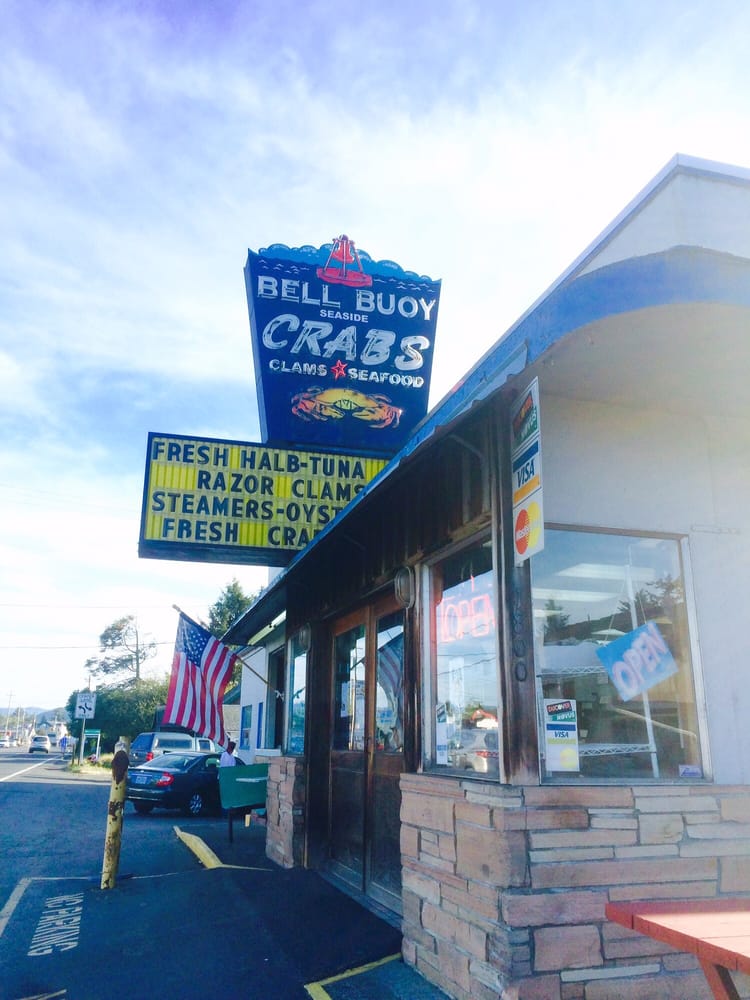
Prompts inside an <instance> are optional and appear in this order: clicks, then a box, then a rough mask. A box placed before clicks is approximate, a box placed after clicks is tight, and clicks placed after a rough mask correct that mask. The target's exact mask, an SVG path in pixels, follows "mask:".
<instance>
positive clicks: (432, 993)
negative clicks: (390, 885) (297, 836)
mask: <svg viewBox="0 0 750 1000" xmlns="http://www.w3.org/2000/svg"><path fill="white" fill-rule="evenodd" d="M175 833H176V834H177V836H178V837H179V838H180V839H181V840H182V842H183V843H184V844H185V846H186V847H187V848H188V849H189V850H191V851H192V852H193V853H194V854H195V856H196V857H197V858H198V859H199V860H200V862H201V864H202V865H204V867H206V868H215V867H218V868H221V869H224V870H225V871H226V870H227V868H229V869H230V870H232V869H234V870H235V871H236V872H237V874H238V875H240V873H242V877H243V879H249V882H248V883H247V885H248V889H249V891H251V892H252V895H253V898H254V900H255V901H256V902H257V903H259V904H260V905H261V906H262V908H263V912H264V914H267V916H268V921H267V923H268V926H267V928H266V929H267V930H268V931H269V932H270V934H271V935H272V937H273V938H274V939H275V940H276V942H277V943H278V946H279V948H280V949H282V950H283V951H284V952H285V953H288V954H291V953H292V952H295V953H296V958H295V961H297V962H299V965H300V969H301V970H305V972H304V974H303V979H304V982H302V983H301V985H302V986H304V988H305V990H306V993H307V995H308V996H310V997H312V998H313V1000H446V997H447V994H445V993H443V992H442V991H441V990H439V989H437V987H435V986H433V985H432V984H430V983H429V982H427V980H425V979H424V978H423V977H422V976H420V975H419V973H417V972H416V971H415V970H414V969H413V968H412V967H411V966H407V965H405V964H404V962H403V961H402V959H401V955H400V949H401V933H400V930H399V929H398V926H397V923H398V918H394V917H393V915H388V918H387V919H383V916H381V915H378V914H377V913H374V912H371V910H370V909H369V907H368V908H365V907H364V906H362V905H361V904H360V903H359V902H358V901H356V900H355V899H352V898H351V897H349V896H348V895H347V894H345V893H343V892H341V891H340V890H339V889H337V888H335V887H334V886H333V885H331V884H329V883H328V882H327V881H326V880H325V879H324V878H323V877H322V876H320V875H319V874H317V873H316V872H314V871H309V870H306V869H300V868H294V869H283V868H279V867H278V866H277V865H275V864H273V863H272V862H270V861H269V860H268V858H266V855H265V829H264V828H263V827H261V826H256V825H252V826H250V827H245V826H244V825H243V824H242V822H237V821H235V824H234V841H233V843H231V844H230V843H229V835H228V829H227V820H226V819H223V820H218V821H217V820H211V821H200V820H199V821H195V822H184V823H182V824H179V823H178V824H177V825H176V826H175ZM235 866H236V867H235ZM264 900H265V901H267V905H264ZM308 948H310V949H311V950H308Z"/></svg>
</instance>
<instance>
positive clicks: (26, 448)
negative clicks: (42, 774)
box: [0, 0, 750, 707]
mask: <svg viewBox="0 0 750 1000" xmlns="http://www.w3.org/2000/svg"><path fill="white" fill-rule="evenodd" d="M340 12H341V7H340V4H336V3H334V2H333V0H319V2H316V3H315V4H314V5H308V7H306V8H301V7H300V5H299V4H298V3H297V2H292V0H278V2H277V3H275V4H273V5H266V6H258V5H257V4H238V3H236V2H233V0H222V2H219V3H212V4H210V5H205V4H200V5H195V4H184V3H170V2H167V3H159V4H148V3H146V4H138V5H130V4H120V3H112V4H101V3H95V2H92V0H89V2H86V0H83V2H79V0H76V2H72V0H51V2H50V0H45V2H43V3H42V2H39V0H23V2H21V0H6V2H5V3H4V4H3V5H2V8H1V9H0V33H2V37H3V42H4V51H3V60H2V64H1V65H0V215H1V216H2V218H3V226H2V227H0V257H2V260H3V272H2V274H0V344H1V345H2V347H1V348H0V434H2V438H1V440H2V441H3V445H2V449H3V452H2V457H3V461H2V465H1V467H2V472H1V473H0V504H2V506H3V509H4V511H5V516H4V517H3V518H2V519H0V558H1V560H2V561H1V562H0V605H1V606H0V627H1V628H2V631H3V635H4V639H3V642H4V644H5V645H13V646H14V647H20V646H24V647H28V646H32V645H46V646H51V647H55V648H54V649H52V650H45V651H39V650H30V649H28V648H24V649H20V648H16V649H15V651H8V650H3V651H2V656H0V707H1V706H2V702H3V698H4V697H5V695H4V691H5V690H6V689H7V691H8V692H10V691H11V690H12V691H13V697H14V699H15V698H18V699H20V700H21V701H22V702H23V703H27V704H28V703H32V702H39V703H42V704H47V703H48V702H50V700H51V703H53V704H54V703H55V702H58V703H60V702H62V701H63V700H64V699H65V697H67V693H69V692H70V691H71V690H72V689H73V688H74V687H76V686H78V685H79V684H80V683H82V681H83V680H84V678H83V676H82V673H81V670H82V664H83V663H84V662H85V660H86V658H87V657H88V656H90V655H92V654H93V653H95V652H96V644H97V639H98V635H99V633H100V632H101V630H102V629H103V628H104V627H105V626H106V625H107V624H108V623H109V622H110V621H111V620H112V619H113V618H114V617H116V616H117V615H119V614H127V613H131V612H133V613H137V614H138V616H139V620H142V621H143V622H144V627H146V628H147V629H148V630H149V631H151V632H152V633H153V634H154V636H155V637H156V638H158V639H159V641H161V642H165V643H166V645H165V646H163V647H160V649H162V650H163V652H164V656H163V657H160V661H159V662H160V665H161V666H162V667H163V669H166V668H167V665H168V662H169V657H170V656H171V649H170V643H171V640H172V638H173V634H174V626H175V615H174V611H173V610H172V609H171V605H172V604H173V603H177V604H183V605H184V606H185V610H188V611H192V612H194V613H195V614H201V615H205V613H206V611H207V608H208V606H209V605H210V604H211V603H212V602H213V601H214V600H215V599H216V598H217V597H218V594H219V592H220V591H221V589H222V588H223V586H225V585H226V583H228V582H229V580H231V578H232V576H234V575H237V577H238V579H240V581H241V582H242V583H243V586H244V587H245V589H246V590H253V589H255V587H256V582H257V581H258V580H259V579H261V580H263V579H265V570H258V569H247V568H239V567H233V566H215V565H213V566H212V565H200V564H190V563H169V562H160V561H147V560H139V559H138V557H137V554H136V546H137V535H138V522H139V515H140V500H141V489H142V475H143V465H144V457H145V455H144V448H145V433H146V431H147V430H149V429H150V430H155V431H165V432H166V431H168V432H174V433H187V434H196V435H204V436H220V437H233V438H238V439H252V436H253V435H256V436H257V433H258V432H257V409H256V403H255V399H254V386H253V378H252V359H251V356H250V336H249V324H248V318H247V308H246V302H245V291H244V282H243V276H242V268H243V265H244V262H245V256H246V252H247V248H248V247H252V248H253V249H257V248H259V247H261V246H265V245H268V244H269V243H273V242H283V243H287V244H289V245H299V244H303V243H315V244H320V243H323V242H326V241H328V240H330V239H331V238H332V237H334V236H335V235H337V234H338V233H340V232H348V233H349V234H350V235H351V236H353V238H354V239H355V240H356V241H357V244H358V246H359V247H360V248H361V249H364V250H367V251H368V252H369V253H370V254H372V256H374V257H376V258H389V259H395V260H397V261H398V262H399V263H400V264H402V265H403V266H404V267H406V268H409V269H411V270H416V271H419V272H421V273H426V274H429V275H430V276H431V277H433V278H441V279H442V280H443V290H442V295H441V306H440V319H439V324H438V339H437V343H436V351H435V363H434V371H433V392H432V399H433V400H437V399H438V398H440V397H441V396H442V395H444V393H445V392H447V391H448V389H449V388H450V387H451V386H452V385H453V384H454V383H455V381H456V379H457V378H458V376H459V375H461V374H463V372H464V371H465V370H466V369H467V368H468V367H469V366H470V365H471V364H473V363H474V362H475V361H476V359H477V358H479V357H480V356H481V354H483V353H484V351H485V350H486V349H487V348H488V347H489V346H490V345H491V344H492V343H493V342H494V341H495V340H496V339H497V338H498V336H499V335H500V334H501V333H503V332H504V330H505V329H507V327H508V326H509V325H510V324H511V323H512V322H513V321H514V320H515V319H516V318H517V317H518V316H519V315H520V314H521V313H523V312H524V310H525V309H526V308H527V307H528V306H529V305H530V304H531V302H532V301H533V300H534V299H535V298H536V297H537V296H538V295H539V294H540V293H541V292H542V291H543V290H544V289H545V288H546V287H547V286H548V285H549V284H550V283H551V282H552V281H553V280H554V279H555V278H556V277H557V275H558V274H559V273H560V272H561V271H563V270H564V269H565V267H566V266H567V265H568V264H569V263H570V262H571V261H572V260H573V259H574V258H575V257H576V256H577V255H578V254H579V252H580V251H581V250H583V249H584V247H585V246H586V245H587V244H588V243H589V242H590V241H591V240H592V239H593V238H594V237H595V236H596V235H597V233H598V232H599V231H600V230H602V229H603V228H604V227H605V226H606V225H607V224H608V223H609V221H610V220H611V219H612V218H613V217H614V216H615V215H616V214H617V213H618V212H619V211H620V210H621V209H622V208H623V207H624V206H625V204H626V203H627V202H628V201H629V200H630V199H631V198H632V197H633V196H634V195H635V194H636V193H637V192H638V190H639V189H640V188H641V187H642V186H643V185H644V184H645V183H647V182H648V181H649V180H650V178H651V177H652V176H653V175H654V174H655V173H656V172H657V171H658V170H659V169H660V168H661V167H662V166H663V165H664V164H665V163H666V162H667V161H668V160H669V159H670V158H671V157H672V156H673V155H674V153H676V152H678V151H679V152H685V153H689V154H692V155H696V156H704V157H708V158H713V159H719V160H726V161H728V162H734V163H739V164H746V165H750V136H749V135H748V132H747V128H746V107H745V104H746V95H747V92H748V85H749V84H750V80H749V79H748V77H749V76H750V64H749V63H748V60H747V53H746V39H747V37H748V33H749V32H750V8H748V7H746V6H745V5H741V4H737V3H734V2H730V0H717V2H716V3H712V4H710V5H709V4H708V3H703V2H692V3H687V4H685V3H684V2H680V3H678V2H677V0H665V2H664V3H663V4H660V5H658V7H656V8H655V7H654V6H653V4H650V3H646V2H645V0H636V2H634V3H631V4H628V5H627V6H623V7H621V8H619V9H618V10H617V11H613V8H611V7H609V6H607V5H598V6H597V5H591V4H583V3H578V4H576V3H573V4H571V3H562V2H557V0H549V2H546V0H545V2H532V3H529V4H525V5H519V4H510V3H490V2H489V0H474V2H471V3H468V2H466V0H461V2H459V0H455V2H453V0H437V2H434V3H430V4H427V3H421V2H420V3H414V4H403V3H397V2H395V0H383V2H382V3H380V4H378V5H377V6H374V7H371V8H368V7H362V8H358V9H357V10H356V11H354V10H352V11H350V12H349V13H350V16H349V17H348V18H346V19H342V18H341V17H340V16H339V15H340ZM61 39H64V44H62V43H61ZM68 645H70V646H74V647H76V648H74V649H65V648H62V647H65V646H68ZM53 693H54V697H53Z"/></svg>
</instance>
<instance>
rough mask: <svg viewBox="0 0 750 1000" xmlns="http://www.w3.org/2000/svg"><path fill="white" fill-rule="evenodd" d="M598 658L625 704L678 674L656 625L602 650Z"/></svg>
mask: <svg viewBox="0 0 750 1000" xmlns="http://www.w3.org/2000/svg"><path fill="white" fill-rule="evenodd" d="M596 655H597V656H598V657H599V659H600V660H601V661H602V663H603V664H604V667H605V669H606V671H607V673H608V674H609V676H610V679H611V681H612V683H613V684H614V686H615V687H616V688H617V692H618V694H619V695H620V697H621V698H622V700H623V701H630V699H631V698H635V697H636V695H639V694H643V692H644V691H648V690H649V688H652V687H654V685H655V684H660V683H661V682H662V681H663V680H666V679H667V677H671V676H672V674H676V673H677V663H676V662H675V659H674V657H673V656H672V653H671V651H670V649H669V646H668V645H667V643H666V641H665V640H664V637H663V636H662V634H661V632H660V631H659V628H658V626H657V625H656V623H655V622H646V624H645V625H641V626H640V628H637V629H635V630H634V631H633V632H628V633H627V635H623V636H620V638H619V639H615V640H614V642H610V643H608V644H607V645H606V646H602V648H601V649H597V651H596Z"/></svg>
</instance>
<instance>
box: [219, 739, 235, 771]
mask: <svg viewBox="0 0 750 1000" xmlns="http://www.w3.org/2000/svg"><path fill="white" fill-rule="evenodd" d="M236 746H237V744H236V743H235V742H234V740H230V741H229V743H227V748H226V750H224V751H222V754H221V757H220V758H219V767H234V765H235V764H236V763H237V758H236V757H235V756H234V748H235V747H236Z"/></svg>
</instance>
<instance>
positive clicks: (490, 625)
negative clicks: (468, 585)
mask: <svg viewBox="0 0 750 1000" xmlns="http://www.w3.org/2000/svg"><path fill="white" fill-rule="evenodd" d="M437 626H438V641H439V642H441V643H449V642H458V640H459V639H465V638H467V637H470V638H472V639H481V638H484V637H485V636H488V635H490V634H491V633H492V632H493V630H494V628H495V609H494V607H493V604H492V595H491V594H487V593H484V594H474V595H472V596H471V597H464V598H452V597H446V598H444V599H443V600H442V601H441V602H440V604H439V605H438V607H437Z"/></svg>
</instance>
